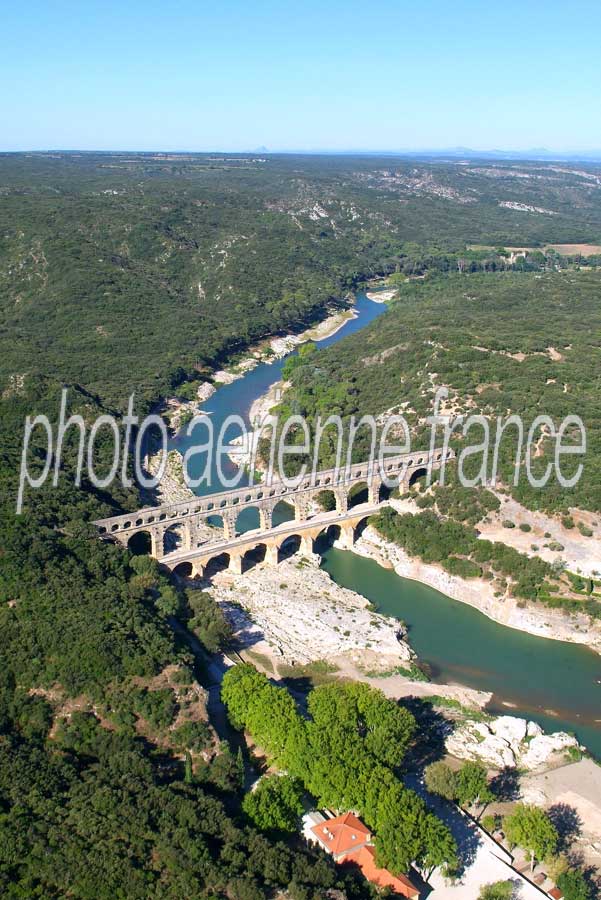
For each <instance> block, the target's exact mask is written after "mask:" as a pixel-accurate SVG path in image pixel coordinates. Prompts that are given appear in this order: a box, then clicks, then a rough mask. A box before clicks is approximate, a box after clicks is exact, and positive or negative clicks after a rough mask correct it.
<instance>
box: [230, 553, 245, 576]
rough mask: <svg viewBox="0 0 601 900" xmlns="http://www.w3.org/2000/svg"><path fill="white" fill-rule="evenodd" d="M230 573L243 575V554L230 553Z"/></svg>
mask: <svg viewBox="0 0 601 900" xmlns="http://www.w3.org/2000/svg"><path fill="white" fill-rule="evenodd" d="M227 569H228V572H233V573H234V574H235V575H242V554H241V553H230V564H229V566H228V567H227Z"/></svg>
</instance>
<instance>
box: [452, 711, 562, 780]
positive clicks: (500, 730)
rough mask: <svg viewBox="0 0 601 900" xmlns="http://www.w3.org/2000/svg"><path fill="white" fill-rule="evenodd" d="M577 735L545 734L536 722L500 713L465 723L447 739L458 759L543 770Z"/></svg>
mask: <svg viewBox="0 0 601 900" xmlns="http://www.w3.org/2000/svg"><path fill="white" fill-rule="evenodd" d="M578 746H579V744H578V741H577V740H576V738H574V737H572V736H571V735H569V734H566V733H565V732H563V731H559V732H556V733H554V734H548V735H546V734H544V732H543V730H542V728H541V727H540V725H537V724H536V722H527V721H526V719H520V718H517V717H515V716H499V717H498V718H496V719H491V721H490V722H469V721H468V722H465V723H463V724H461V725H459V726H458V727H457V728H455V730H454V731H453V733H452V734H451V735H449V737H448V738H447V740H446V749H447V752H448V753H450V754H451V755H452V756H456V757H457V758H458V759H479V760H481V761H482V762H483V763H484V764H485V765H488V766H492V767H494V768H505V767H506V766H519V767H520V768H523V769H539V768H541V767H542V766H545V765H548V764H549V763H550V762H552V761H553V759H554V758H555V757H556V756H557V755H558V754H562V753H565V752H566V751H567V750H568V749H569V748H570V747H578Z"/></svg>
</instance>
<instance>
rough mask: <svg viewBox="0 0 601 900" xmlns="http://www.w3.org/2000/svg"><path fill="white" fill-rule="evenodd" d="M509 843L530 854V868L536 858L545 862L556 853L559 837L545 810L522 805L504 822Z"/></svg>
mask: <svg viewBox="0 0 601 900" xmlns="http://www.w3.org/2000/svg"><path fill="white" fill-rule="evenodd" d="M503 827H504V830H505V834H506V835H507V837H508V839H509V841H510V842H511V843H512V844H514V845H518V846H520V847H523V848H524V849H525V850H528V851H529V852H530V868H531V870H532V869H533V868H534V858H535V857H536V858H537V859H540V860H544V859H546V858H547V857H549V856H551V855H552V854H553V853H555V851H556V849H557V843H558V840H559V835H558V833H557V829H556V828H555V826H554V825H553V823H552V822H551V820H550V819H549V817H548V815H547V814H546V813H545V812H544V810H542V809H540V808H539V807H538V806H529V805H527V804H526V803H520V804H518V806H516V808H515V810H514V811H513V812H512V813H511V815H509V816H506V818H505V819H504V822H503Z"/></svg>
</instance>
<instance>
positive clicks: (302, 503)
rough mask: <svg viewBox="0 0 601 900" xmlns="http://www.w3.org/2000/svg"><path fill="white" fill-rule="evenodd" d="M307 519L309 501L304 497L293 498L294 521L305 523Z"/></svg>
mask: <svg viewBox="0 0 601 900" xmlns="http://www.w3.org/2000/svg"><path fill="white" fill-rule="evenodd" d="M308 518H309V500H308V498H307V497H305V496H301V497H295V498H294V521H295V522H306V521H307V519H308Z"/></svg>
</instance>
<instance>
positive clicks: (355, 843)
mask: <svg viewBox="0 0 601 900" xmlns="http://www.w3.org/2000/svg"><path fill="white" fill-rule="evenodd" d="M311 831H312V832H313V834H314V835H315V837H316V838H317V840H318V841H319V842H320V844H322V845H323V846H324V847H325V848H326V850H329V852H330V853H331V854H332V855H333V856H340V855H341V854H342V853H348V852H349V851H351V850H355V849H356V848H357V847H361V846H362V845H363V844H366V843H367V841H369V839H370V838H371V832H370V830H369V828H366V826H365V825H364V824H363V822H362V821H361V820H360V819H358V818H357V816H354V815H353V814H352V813H350V812H349V813H345V814H344V815H343V816H336V818H335V819H326V820H325V822H320V823H319V824H318V825H314V826H313V827H312V828H311Z"/></svg>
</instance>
